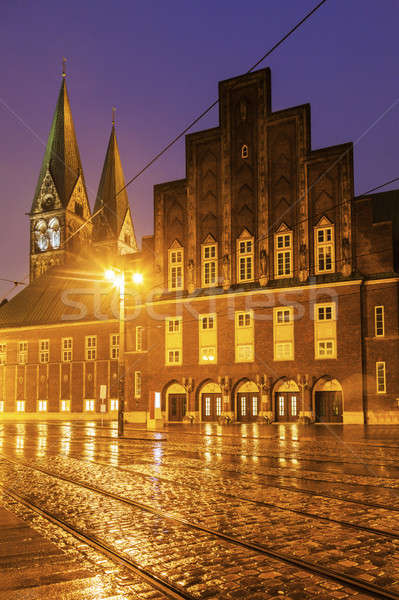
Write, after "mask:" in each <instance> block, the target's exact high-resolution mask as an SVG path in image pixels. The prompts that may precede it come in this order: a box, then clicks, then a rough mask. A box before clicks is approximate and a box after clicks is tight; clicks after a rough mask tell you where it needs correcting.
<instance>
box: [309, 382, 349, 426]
mask: <svg viewBox="0 0 399 600" xmlns="http://www.w3.org/2000/svg"><path fill="white" fill-rule="evenodd" d="M313 391H314V401H315V416H316V423H342V422H343V406H342V386H341V384H340V383H339V381H338V380H337V379H329V378H328V379H327V378H322V379H319V381H317V383H316V385H315V386H314V390H313Z"/></svg>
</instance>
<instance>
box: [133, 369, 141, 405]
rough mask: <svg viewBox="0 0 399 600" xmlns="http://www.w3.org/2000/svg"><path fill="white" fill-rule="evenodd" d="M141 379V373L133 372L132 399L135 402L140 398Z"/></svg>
mask: <svg viewBox="0 0 399 600" xmlns="http://www.w3.org/2000/svg"><path fill="white" fill-rule="evenodd" d="M142 384H143V378H142V373H141V371H135V372H134V397H135V398H136V400H138V399H140V398H141V393H142Z"/></svg>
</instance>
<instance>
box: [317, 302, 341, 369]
mask: <svg viewBox="0 0 399 600" xmlns="http://www.w3.org/2000/svg"><path fill="white" fill-rule="evenodd" d="M314 328H315V329H314V333H315V358H337V323H336V316H335V304H334V303H332V302H330V303H323V304H315V322H314Z"/></svg>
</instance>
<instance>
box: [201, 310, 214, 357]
mask: <svg viewBox="0 0 399 600" xmlns="http://www.w3.org/2000/svg"><path fill="white" fill-rule="evenodd" d="M198 336H199V363H200V364H216V362H217V329H216V314H214V313H212V314H207V315H200V316H199V332H198Z"/></svg>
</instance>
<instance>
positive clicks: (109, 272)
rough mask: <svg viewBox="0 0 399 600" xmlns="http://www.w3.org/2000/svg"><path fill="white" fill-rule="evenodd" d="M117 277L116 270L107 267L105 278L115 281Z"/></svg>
mask: <svg viewBox="0 0 399 600" xmlns="http://www.w3.org/2000/svg"><path fill="white" fill-rule="evenodd" d="M115 278H116V275H115V272H114V271H113V270H112V269H107V270H106V271H105V279H108V281H112V282H114V281H115Z"/></svg>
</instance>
